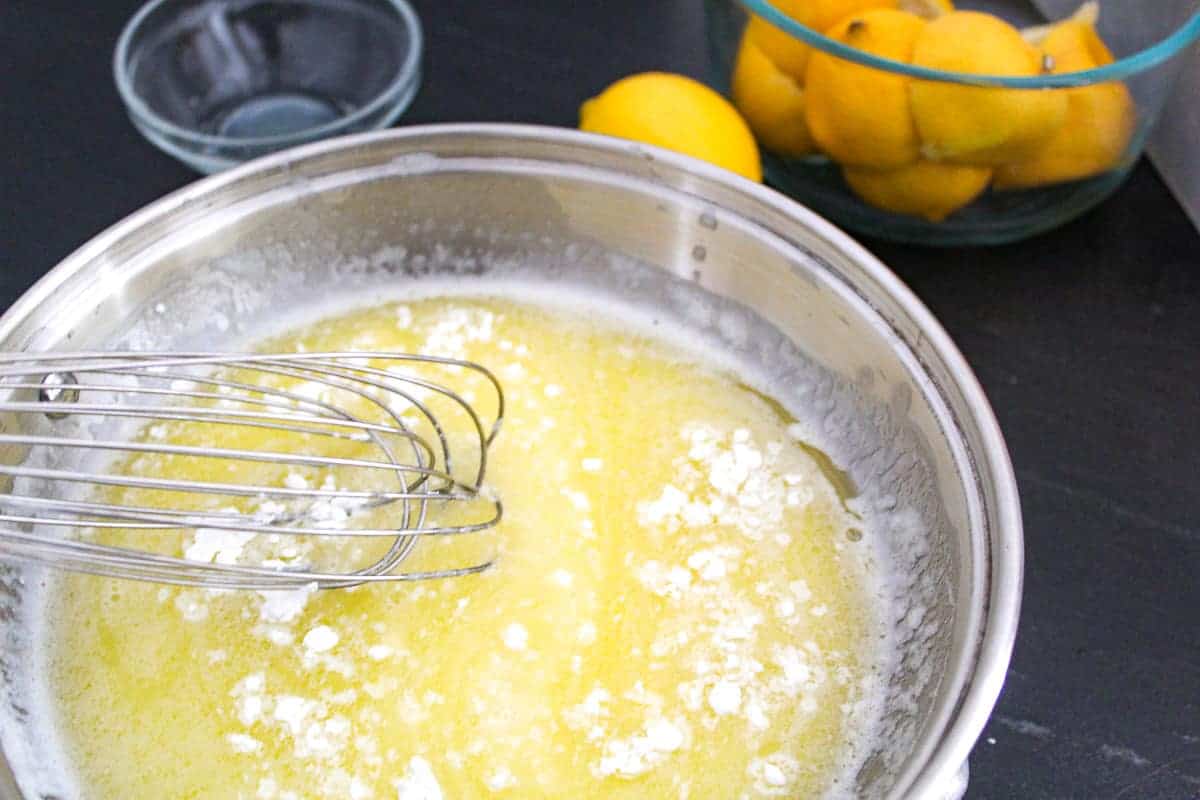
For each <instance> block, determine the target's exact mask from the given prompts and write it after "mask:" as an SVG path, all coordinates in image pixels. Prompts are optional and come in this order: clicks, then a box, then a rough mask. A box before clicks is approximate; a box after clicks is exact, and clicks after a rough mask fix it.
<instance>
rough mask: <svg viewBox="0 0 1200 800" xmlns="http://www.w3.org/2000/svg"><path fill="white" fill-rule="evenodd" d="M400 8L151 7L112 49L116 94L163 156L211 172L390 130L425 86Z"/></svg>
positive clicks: (289, 2) (253, 3) (417, 43)
mask: <svg viewBox="0 0 1200 800" xmlns="http://www.w3.org/2000/svg"><path fill="white" fill-rule="evenodd" d="M420 62H421V26H420V23H419V22H418V20H417V16H416V14H415V13H414V12H413V10H412V8H411V7H410V6H409V5H408V4H407V3H406V2H405V1H404V0H152V1H151V2H150V3H147V4H146V5H145V6H143V7H142V8H141V10H140V11H138V13H137V14H136V15H135V16H134V17H133V19H132V20H130V21H129V24H128V25H126V27H125V30H124V31H123V32H122V34H121V38H120V40H119V41H118V43H117V49H116V54H115V56H114V64H113V68H114V72H115V75H116V82H117V89H118V91H119V92H120V94H121V99H122V100H123V101H124V102H125V105H126V107H127V108H128V111H129V116H130V118H131V119H132V120H133V124H134V125H135V126H137V129H138V130H139V131H141V133H142V134H143V135H144V136H145V137H146V138H147V139H149V140H150V142H151V143H153V144H154V145H155V146H157V147H158V148H159V149H161V150H163V151H165V152H167V153H169V154H170V155H172V156H174V157H176V158H178V159H179V160H180V161H182V162H184V163H185V164H187V165H188V166H190V167H192V168H194V169H196V170H199V171H200V172H205V173H211V172H217V171H218V170H222V169H225V168H227V167H231V166H234V165H235V164H239V163H241V162H243V161H247V160H249V159H252V158H256V157H258V156H261V155H264V154H266V153H269V152H272V151H275V150H282V149H284V148H288V147H292V146H294V145H298V144H303V143H305V142H311V141H315V140H317V139H324V138H327V137H330V136H338V135H341V134H344V133H352V132H356V131H364V130H370V129H373V128H382V127H386V126H387V125H390V124H391V123H392V122H394V121H395V120H396V118H397V117H399V116H400V114H401V113H403V111H404V109H405V108H407V107H408V104H409V103H410V102H411V101H412V98H413V96H414V95H415V94H416V91H417V87H418V86H419V85H420V82H421V75H420Z"/></svg>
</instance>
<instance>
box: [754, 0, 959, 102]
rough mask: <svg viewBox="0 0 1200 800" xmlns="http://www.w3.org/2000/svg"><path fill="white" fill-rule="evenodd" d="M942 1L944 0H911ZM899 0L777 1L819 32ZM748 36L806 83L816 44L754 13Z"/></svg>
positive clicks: (770, 56) (892, 4) (787, 70)
mask: <svg viewBox="0 0 1200 800" xmlns="http://www.w3.org/2000/svg"><path fill="white" fill-rule="evenodd" d="M908 1H909V2H942V1H943V0H908ZM897 2H898V0H775V1H774V3H773V5H774V6H775V7H776V8H777V9H779V10H780V11H782V12H783V13H784V14H786V15H787V16H789V17H791V18H792V19H794V20H796V22H799V23H800V24H801V25H804V26H805V27H808V28H812V29H813V30H814V31H817V32H818V33H821V32H824V31H826V30H828V29H829V28H831V27H833V25H834V24H836V23H837V21H838V20H840V19H842V18H843V17H846V16H848V15H850V14H857V13H859V12H860V11H866V10H868V9H872V8H892V7H894V6H895V5H896V3H897ZM746 36H747V37H749V38H750V39H751V40H752V41H753V42H754V43H755V44H756V45H758V48H759V49H760V50H762V51H763V53H764V54H766V56H767V58H769V59H771V61H772V62H774V64H775V65H776V66H777V67H779V69H780V70H782V71H783V72H784V74H786V75H790V76H791V77H792V78H793V79H795V80H797V81H799V82H801V83H803V82H804V71H805V69H806V68H807V66H808V58H809V53H810V52H811V50H812V48H810V47H809V46H808V45H806V44H805V43H804V42H802V41H800V40H799V39H797V38H796V37H794V36H792V35H791V34H790V33H787V32H785V31H782V30H780V29H779V28H776V27H775V26H774V25H772V24H771V23H769V22H767V21H766V20H765V19H763V18H762V17H757V16H751V17H750V22H749V24H748V25H747V26H746Z"/></svg>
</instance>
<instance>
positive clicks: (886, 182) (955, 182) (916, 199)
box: [842, 160, 992, 222]
mask: <svg viewBox="0 0 1200 800" xmlns="http://www.w3.org/2000/svg"><path fill="white" fill-rule="evenodd" d="M991 176H992V170H991V169H990V168H989V167H969V166H960V165H957V164H942V163H939V162H936V161H927V160H921V161H917V162H916V163H914V164H909V165H908V166H905V167H900V168H899V169H891V170H878V169H866V168H862V167H844V168H843V169H842V177H844V178H845V179H846V183H848V184H849V185H850V188H851V189H853V190H854V193H855V194H857V195H858V196H859V197H861V198H862V199H863V200H865V201H866V202H868V203H870V204H871V205H873V206H875V207H876V208H882V209H883V210H885V211H894V212H896V213H898V214H911V215H913V216H918V217H924V218H925V219H927V220H929V221H930V222H941V221H942V220H944V219H945V218H946V217H948V216H950V215H951V214H952V213H954V212H955V211H957V210H958V209H960V208H962V207H963V206H965V205H967V204H968V203H970V202H971V201H972V200H974V199H975V198H976V197H978V196H979V195H980V194H982V193H983V190H984V189H986V188H987V185H988V180H990V179H991Z"/></svg>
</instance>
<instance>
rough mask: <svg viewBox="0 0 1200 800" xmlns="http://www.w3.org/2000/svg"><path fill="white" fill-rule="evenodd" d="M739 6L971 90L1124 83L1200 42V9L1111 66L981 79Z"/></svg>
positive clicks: (891, 66) (810, 39) (752, 5)
mask: <svg viewBox="0 0 1200 800" xmlns="http://www.w3.org/2000/svg"><path fill="white" fill-rule="evenodd" d="M731 1H732V2H738V3H740V4H741V5H742V6H743V7H744V8H745V9H746V10H747V11H748V12H750V13H751V14H754V15H755V16H759V17H762V18H763V19H765V20H766V21H767V22H769V23H771V24H772V25H774V26H775V27H776V28H779V29H780V30H782V31H784V32H785V33H787V34H789V35H790V36H793V37H795V38H797V39H800V40H801V41H803V42H804V43H805V44H808V45H811V46H812V47H815V48H817V49H818V50H822V51H824V52H826V53H829V54H830V55H834V56H837V57H838V58H841V59H845V60H846V61H852V62H854V63H856V64H862V65H863V66H866V67H874V68H876V69H881V70H885V71H887V72H895V73H899V74H901V75H907V76H909V77H912V78H924V79H926V80H932V81H938V82H941V83H957V84H965V85H969V86H992V87H1000V88H1005V89H1058V88H1067V87H1073V86H1089V85H1092V84H1096V83H1107V82H1109V81H1118V80H1123V79H1125V78H1127V77H1129V76H1130V75H1135V74H1137V73H1139V72H1144V71H1146V70H1148V69H1151V68H1152V67H1156V66H1158V65H1159V64H1162V63H1163V62H1165V61H1169V60H1170V59H1172V58H1174V57H1175V56H1176V55H1178V54H1180V53H1181V52H1182V51H1183V50H1184V49H1186V48H1187V47H1188V46H1189V45H1191V44H1193V43H1194V42H1195V41H1196V40H1197V39H1200V8H1197V10H1196V11H1195V12H1193V13H1192V15H1191V17H1189V18H1188V19H1187V21H1185V22H1184V23H1183V24H1182V25H1180V26H1179V27H1178V28H1177V29H1176V30H1175V31H1174V32H1173V33H1171V34H1170V35H1169V36H1167V37H1165V38H1163V39H1161V40H1159V41H1158V42H1155V43H1154V44H1152V45H1150V46H1149V47H1146V48H1144V49H1142V50H1140V51H1138V52H1136V53H1133V54H1131V55H1128V56H1125V57H1124V58H1120V59H1117V60H1116V61H1113V62H1112V63H1111V64H1106V65H1104V66H1102V67H1096V68H1094V69H1089V70H1081V71H1079V72H1065V73H1061V74H1056V75H1037V76H1032V77H1012V76H1006V75H976V74H972V73H966V72H944V71H942V70H938V69H930V68H929V67H918V66H915V65H913V64H905V63H904V62H902V61H893V60H892V59H890V58H881V57H879V56H875V55H872V54H870V53H867V52H865V51H863V50H859V49H857V48H854V47H850V46H849V45H846V44H843V43H842V42H839V41H837V40H835V39H830V38H828V37H827V36H824V35H822V34H821V33H819V32H817V31H816V30H814V29H812V28H809V27H807V26H805V25H802V24H800V23H799V22H796V21H795V20H794V19H792V18H791V17H789V16H788V15H787V14H785V13H783V12H782V11H780V10H779V9H778V8H777V7H776V6H774V5H772V0H731Z"/></svg>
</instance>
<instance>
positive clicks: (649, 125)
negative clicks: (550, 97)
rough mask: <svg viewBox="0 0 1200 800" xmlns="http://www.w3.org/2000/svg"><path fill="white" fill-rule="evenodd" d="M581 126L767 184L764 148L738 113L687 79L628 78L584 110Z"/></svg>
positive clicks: (658, 75)
mask: <svg viewBox="0 0 1200 800" xmlns="http://www.w3.org/2000/svg"><path fill="white" fill-rule="evenodd" d="M579 127H580V129H581V130H585V131H590V132H592V133H603V134H607V135H609V136H617V137H620V138H622V139H634V140H636V141H639V142H646V143H647V144H653V145H658V146H659V147H665V148H666V149H668V150H674V151H675V152H677V153H683V154H684V155H689V156H693V157H694V158H700V159H703V160H705V161H708V162H710V163H713V164H716V165H717V166H720V167H724V168H725V169H728V170H730V171H732V172H736V173H737V174H739V175H742V176H744V177H747V178H750V179H751V180H755V181H761V180H762V165H761V163H760V161H759V155H758V145H756V144H755V143H754V135H753V134H752V133H751V132H750V128H749V127H748V126H747V125H746V121H745V120H744V119H742V117H741V115H740V114H738V112H737V109H736V108H734V107H733V106H732V105H730V103H729V101H728V100H726V99H725V98H723V97H721V95H719V94H717V93H716V92H714V91H713V90H712V89H710V88H708V87H707V86H705V85H704V84H702V83H698V82H697V81H694V80H692V79H691V78H686V77H684V76H683V75H673V74H670V73H666V72H643V73H640V74H638V75H630V76H629V77H627V78H622V79H621V80H619V81H617V82H616V83H614V84H613V85H611V86H609V87H608V88H607V89H605V90H604V91H603V92H601V93H600V94H599V95H597V96H596V97H593V98H592V99H591V100H588V101H586V102H585V103H584V104H583V106H581V107H580V109H579Z"/></svg>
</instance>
